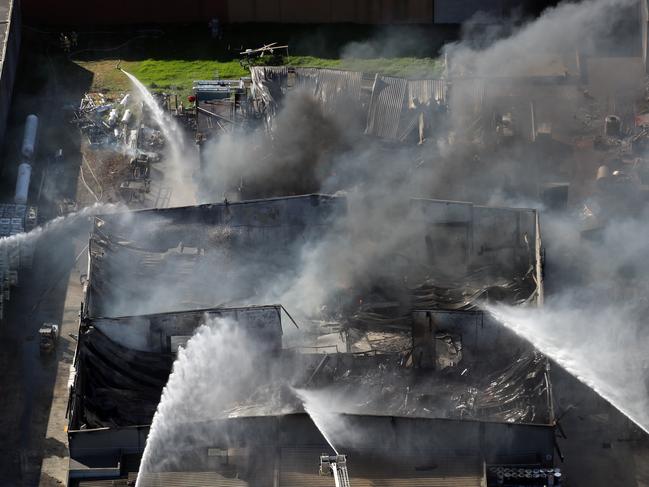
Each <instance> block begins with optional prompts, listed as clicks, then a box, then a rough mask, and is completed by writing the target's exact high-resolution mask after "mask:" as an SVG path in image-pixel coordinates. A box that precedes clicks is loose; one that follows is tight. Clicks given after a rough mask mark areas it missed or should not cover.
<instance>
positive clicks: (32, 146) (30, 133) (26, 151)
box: [22, 115, 38, 161]
mask: <svg viewBox="0 0 649 487" xmlns="http://www.w3.org/2000/svg"><path fill="white" fill-rule="evenodd" d="M37 135H38V117H37V116H36V115H27V120H26V121H25V134H24V136H23V146H22V154H23V156H24V157H26V158H27V159H29V160H30V161H31V160H32V158H33V157H34V152H36V136H37Z"/></svg>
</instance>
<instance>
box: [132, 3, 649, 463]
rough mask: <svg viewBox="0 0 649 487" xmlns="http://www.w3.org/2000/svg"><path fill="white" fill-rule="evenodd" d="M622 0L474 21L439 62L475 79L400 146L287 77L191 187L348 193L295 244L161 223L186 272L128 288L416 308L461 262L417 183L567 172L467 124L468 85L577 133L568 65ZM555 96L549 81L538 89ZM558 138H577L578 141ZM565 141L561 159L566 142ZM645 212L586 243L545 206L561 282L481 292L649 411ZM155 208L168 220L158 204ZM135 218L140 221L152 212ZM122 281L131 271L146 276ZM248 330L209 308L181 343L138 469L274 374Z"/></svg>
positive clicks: (478, 192)
mask: <svg viewBox="0 0 649 487" xmlns="http://www.w3.org/2000/svg"><path fill="white" fill-rule="evenodd" d="M631 5H632V3H631V1H630V0H595V1H587V2H583V3H566V4H562V5H560V6H558V7H556V8H553V9H550V10H548V11H547V12H546V13H545V14H544V15H543V16H541V17H540V18H539V19H538V20H536V21H534V22H531V23H529V24H526V25H524V26H522V27H520V28H519V29H518V30H516V31H515V32H514V33H513V34H512V35H511V36H510V37H507V38H504V39H503V38H501V34H502V33H501V32H499V33H498V35H497V36H494V35H493V33H491V32H487V38H486V39H483V40H482V42H475V39H472V40H471V42H459V43H455V44H453V45H449V46H447V48H446V49H445V52H446V53H447V55H448V58H449V61H450V65H449V66H450V71H449V72H450V75H451V76H452V77H460V76H462V75H468V76H469V78H470V79H469V80H468V81H466V84H464V85H463V81H462V80H458V82H457V84H454V85H453V88H452V92H451V95H450V99H449V113H450V118H451V121H452V123H450V124H448V125H446V124H443V125H441V126H440V128H439V131H438V133H437V134H435V135H434V136H433V137H431V139H430V140H427V141H424V143H422V144H421V145H418V146H415V147H409V148H406V149H401V148H395V147H394V146H393V145H390V144H385V143H382V142H380V141H376V140H374V139H371V138H369V137H365V138H362V139H361V132H362V128H363V125H362V123H359V122H358V116H357V113H355V112H353V110H351V109H350V110H345V109H343V108H340V109H339V110H333V111H328V110H325V109H324V108H323V107H322V105H321V104H320V103H319V102H318V101H317V100H315V99H314V98H313V97H312V96H311V95H309V94H306V93H304V92H300V91H294V92H290V93H289V94H287V96H286V97H285V98H284V100H283V105H282V107H281V109H280V111H279V113H278V115H277V117H276V119H275V120H274V122H273V131H272V132H271V133H268V132H267V131H265V130H262V129H258V130H256V131H254V132H252V133H239V132H232V133H230V134H225V135H223V136H221V137H219V138H218V139H217V140H214V141H212V142H210V143H209V145H207V146H205V147H204V162H205V168H206V169H205V172H204V177H205V180H206V184H205V187H204V194H202V195H201V196H200V199H201V200H202V201H217V200H220V199H221V198H223V197H224V196H227V197H228V199H234V198H236V197H237V194H239V195H241V196H242V197H243V198H244V199H249V198H262V197H271V196H286V195H293V194H304V193H311V192H318V191H323V192H327V193H337V194H343V195H345V196H346V197H347V199H348V211H347V212H346V213H345V214H344V215H340V216H339V218H338V219H337V220H336V221H335V222H333V223H332V224H331V227H330V228H329V229H328V230H327V231H325V230H322V232H321V233H320V234H319V235H317V236H314V235H308V237H300V238H297V239H296V241H295V242H291V244H289V245H287V244H286V241H284V240H282V241H280V242H278V241H273V240H272V239H268V241H266V242H264V244H263V245H256V246H255V247H254V248H253V247H251V248H247V247H243V248H242V247H241V246H240V241H239V240H237V239H238V236H239V234H238V233H237V232H239V230H235V229H232V228H228V227H227V226H223V227H220V228H218V229H216V230H215V231H216V232H217V234H216V235H214V236H215V238H217V237H218V238H217V240H215V241H212V242H210V241H202V242H196V241H192V239H194V238H196V236H197V235H199V236H200V235H205V229H204V227H205V225H204V224H202V222H201V224H196V228H193V229H192V228H190V227H188V226H183V228H178V229H175V230H174V229H173V228H171V226H169V228H166V229H165V231H168V232H169V233H173V232H174V231H177V232H180V231H182V232H183V236H182V237H181V238H177V240H176V241H177V242H178V243H179V244H178V247H173V248H171V252H170V253H173V254H175V256H176V257H177V258H175V259H170V260H168V261H167V262H166V263H163V265H162V274H161V275H163V276H164V275H172V276H177V275H182V276H183V278H182V279H178V280H177V282H173V283H169V282H168V280H165V281H163V282H157V283H155V282H153V280H152V281H147V282H152V283H153V284H152V285H151V286H150V287H147V288H146V293H145V295H141V296H140V295H138V296H137V298H138V299H137V300H139V301H140V302H142V303H145V305H143V306H144V307H143V308H142V309H139V311H144V310H145V309H146V310H147V311H154V310H158V309H160V307H165V306H166V305H167V304H168V303H169V302H171V301H173V300H177V299H178V296H179V295H180V296H185V297H187V298H188V299H193V300H195V301H197V302H199V303H201V304H203V305H218V304H221V305H223V304H228V303H231V302H237V303H244V304H263V303H271V302H280V303H282V304H284V305H285V306H286V307H287V308H288V309H289V310H290V311H297V312H298V313H299V315H300V317H301V318H305V317H314V318H323V317H324V318H329V317H331V316H332V315H333V316H334V317H340V316H341V315H343V314H345V313H347V312H349V310H352V311H357V310H358V309H359V308H360V306H359V303H361V302H368V301H372V300H374V301H378V302H383V303H384V302H388V303H389V304H390V306H393V307H394V308H396V310H397V311H396V312H395V316H397V317H399V316H403V315H404V314H405V313H408V312H409V310H410V309H411V308H412V302H411V301H409V296H408V292H407V291H408V289H410V288H411V287H413V286H416V285H417V284H419V283H421V282H422V281H423V280H425V279H426V278H428V277H430V276H431V275H432V276H436V277H439V276H444V277H445V278H448V280H449V281H450V280H453V279H460V278H462V277H464V276H463V275H462V273H463V271H464V270H466V268H465V267H462V266H459V265H458V264H457V263H458V262H460V261H461V257H462V249H461V245H458V242H459V241H460V240H459V239H457V238H454V237H452V236H449V237H446V235H445V233H448V234H449V235H451V231H452V230H451V229H450V228H449V227H445V228H442V229H432V230H430V231H429V230H428V229H426V231H422V228H421V226H418V225H414V224H413V222H412V221H410V220H409V219H408V218H407V216H408V212H409V199H410V198H412V197H423V198H443V199H452V200H471V201H474V202H476V203H486V202H489V203H492V204H503V203H504V204H509V205H514V206H517V205H521V204H522V205H524V206H533V207H537V208H541V204H540V203H539V201H538V190H539V187H540V185H541V183H542V182H546V181H547V180H546V179H544V178H551V177H559V176H563V175H562V174H561V173H560V172H558V171H553V170H552V169H551V168H548V167H546V166H540V167H541V169H540V170H530V168H532V167H538V164H539V161H542V162H543V163H545V161H546V160H548V159H550V158H549V157H545V156H544V154H542V153H541V152H540V151H539V149H538V147H536V146H532V145H531V144H530V142H529V137H527V134H529V133H531V129H530V130H528V129H529V127H526V126H525V123H523V122H520V125H519V130H520V133H521V134H524V136H521V137H520V139H517V140H516V141H513V142H512V143H511V144H510V145H508V146H504V145H503V146H500V145H496V144H491V145H490V143H489V141H488V140H487V142H485V139H487V137H485V136H484V134H481V135H480V136H477V135H475V134H474V133H472V128H473V127H474V126H475V125H478V124H475V123H474V122H475V121H476V120H478V121H480V118H481V117H484V116H485V114H488V115H489V116H491V112H489V110H487V109H484V110H483V112H481V113H478V111H477V110H476V109H475V107H476V98H477V97H476V96H475V93H476V92H477V91H479V90H477V89H476V86H475V85H473V84H470V82H471V83H472V82H474V81H475V80H476V79H477V80H480V79H484V78H491V79H492V82H491V83H486V85H487V88H485V89H484V90H483V91H482V92H481V93H482V94H484V98H485V100H486V101H485V105H484V106H485V107H488V108H498V110H499V111H500V112H506V111H510V110H511V111H512V112H514V114H515V116H521V118H519V120H522V109H518V110H517V109H514V108H512V106H513V105H514V104H516V103H518V102H520V100H523V101H524V103H523V104H522V105H523V106H524V107H525V110H526V112H525V113H527V110H529V105H530V100H532V101H534V102H536V105H537V108H538V112H537V115H538V116H539V117H540V119H541V120H551V121H552V122H553V123H554V124H555V127H557V128H566V130H567V131H568V133H569V134H570V135H571V136H572V135H574V133H575V132H576V131H577V128H575V127H574V126H575V125H578V122H577V121H575V113H576V112H577V110H578V109H579V107H580V106H581V105H582V104H583V102H584V100H583V98H584V96H583V94H582V88H581V86H579V85H578V84H576V83H575V84H566V83H565V82H566V81H567V80H570V79H571V78H575V77H579V76H580V75H581V73H579V72H578V70H577V67H576V66H575V64H576V61H574V60H575V58H576V52H577V51H578V52H579V53H581V54H583V55H591V56H592V55H594V54H595V53H596V52H597V51H598V49H600V48H601V47H602V46H605V45H606V44H607V43H611V42H612V41H614V40H615V36H614V34H616V33H617V32H616V31H615V30H613V29H614V27H615V26H616V25H617V21H619V19H620V18H621V17H622V16H624V15H626V13H627V12H628V10H626V9H627V8H629V7H630V6H631ZM472 35H475V33H472ZM476 46H479V47H477V48H476ZM362 49H364V48H363V47H362V46H350V47H349V51H348V52H347V55H354V56H361V55H365V54H367V55H372V56H374V55H388V54H389V52H390V51H389V50H388V49H387V47H381V48H380V51H373V52H371V53H365V54H364V53H363V52H361V51H362ZM568 60H572V61H568ZM615 76H617V74H616V73H609V74H607V75H606V77H607V78H609V77H610V78H611V79H606V80H596V81H606V82H608V81H612V82H613V85H615V84H616V83H615V82H616V80H615V79H613V78H614V77H615ZM524 77H532V78H543V79H544V80H547V79H551V80H552V81H551V82H548V83H549V85H550V86H549V88H548V89H546V90H544V89H541V88H539V85H537V84H534V83H522V81H521V79H522V78H524ZM505 78H507V79H505ZM519 82H521V83H522V86H520V85H519ZM553 90H554V91H553ZM514 92H515V93H514ZM627 95H628V96H629V97H632V93H627ZM548 96H557V99H556V100H551V102H550V103H549V102H548ZM564 96H565V99H564V98H563V97H564ZM564 101H565V103H564ZM518 104H519V105H521V104H520V103H518ZM481 121H482V122H483V123H482V124H481V125H482V126H483V127H489V123H488V122H485V120H481ZM478 139H479V140H478ZM476 140H477V141H476ZM566 153H570V154H571V149H570V150H568V149H566ZM562 158H563V160H564V161H565V160H568V159H567V158H568V156H566V155H565V154H562ZM545 173H548V174H550V175H548V174H545ZM579 177H584V175H583V173H580V174H579ZM584 179H587V178H584ZM644 220H646V217H645V216H644V215H643V216H642V217H641V218H633V217H626V216H625V217H623V218H619V219H617V220H615V219H613V220H612V221H610V222H608V226H607V228H606V230H605V231H604V232H603V236H602V239H601V240H600V241H599V242H594V243H584V241H583V240H582V239H581V238H580V236H579V225H580V221H579V220H578V219H577V218H565V219H564V218H558V217H555V216H548V217H547V218H546V219H545V220H544V221H543V225H544V226H543V228H544V231H545V233H544V236H545V242H546V243H547V245H548V255H549V256H550V257H549V259H550V260H551V261H552V262H551V263H552V264H553V265H552V266H549V267H548V269H552V272H554V273H556V274H555V275H552V274H550V273H548V275H547V277H548V280H549V281H553V282H556V281H558V280H561V279H563V278H564V277H565V282H563V283H562V284H560V285H557V286H556V288H555V289H556V290H555V291H554V292H555V294H556V295H555V296H549V297H548V299H547V301H546V304H545V308H544V309H542V310H536V309H531V308H520V307H517V308H509V307H504V306H495V305H491V306H489V305H488V309H489V310H490V311H491V312H492V313H493V314H494V315H495V316H496V317H498V318H499V319H502V320H503V321H504V322H505V324H506V325H507V326H508V327H510V328H511V329H513V330H514V331H516V332H517V333H519V334H521V335H522V336H524V337H525V338H527V339H528V340H529V341H530V342H532V343H533V344H534V345H535V346H536V347H538V348H539V349H540V350H541V351H542V352H544V353H546V354H548V355H549V356H550V357H551V358H553V359H554V360H556V361H557V362H558V363H559V364H561V365H562V366H563V367H565V368H566V369H567V370H568V371H569V372H571V373H572V374H574V375H575V376H577V377H578V378H580V379H581V380H582V381H584V382H585V383H587V384H588V385H589V386H591V387H592V388H593V389H595V390H596V391H597V392H598V393H599V394H601V395H602V396H603V397H605V398H606V399H607V400H609V401H610V402H611V403H612V404H614V405H615V406H616V407H618V408H619V409H620V410H622V411H623V412H625V414H627V415H628V416H629V417H630V418H632V419H633V420H634V421H635V422H637V423H638V424H639V425H640V426H641V427H642V428H644V429H647V428H648V427H649V418H647V413H646V411H647V381H646V378H647V370H646V368H647V364H646V360H645V359H644V358H643V354H642V350H644V349H645V348H646V341H647V336H646V334H645V333H644V331H643V328H644V326H643V316H645V315H646V313H644V311H645V308H646V298H644V297H643V293H644V291H645V290H646V283H645V282H644V281H645V278H646V277H645V276H646V275H647V274H646V271H647V269H645V268H644V265H639V263H641V262H643V255H644V254H645V253H646V244H645V242H646V241H647V238H646V237H647V236H649V234H648V233H647V232H646V225H645V224H644V223H643V221H644ZM167 223H170V222H167ZM155 225H157V226H165V222H161V221H156V222H155ZM428 231H429V233H430V234H426V232H428ZM141 232H142V235H146V233H147V230H146V228H143V229H141ZM425 237H429V238H430V240H434V239H435V238H436V237H441V239H440V242H439V243H438V245H437V246H435V245H431V246H430V247H431V248H427V249H426V250H427V251H428V253H424V252H420V248H421V247H425V243H428V240H426V241H425V242H424V239H425ZM174 238H176V237H174ZM132 240H137V238H133V239H132ZM170 240H171V239H170ZM215 242H216V243H217V244H218V245H213V244H214V243H215ZM257 243H258V242H257ZM210 245H211V246H212V247H217V249H218V250H217V251H215V253H214V254H213V255H211V256H210V257H209V258H208V259H206V260H203V261H201V262H202V263H203V264H204V265H203V266H202V268H199V269H196V268H194V272H195V273H194V274H192V275H191V276H190V277H186V276H187V273H182V272H179V269H181V267H182V265H183V264H182V262H186V261H187V260H188V259H186V256H182V255H180V254H184V253H185V252H184V249H186V248H193V249H198V250H197V253H199V254H200V251H201V250H200V249H205V248H208V247H210ZM431 254H433V255H432V256H431ZM277 256H281V258H275V257H277ZM270 257H272V258H270ZM555 265H556V267H555ZM560 269H563V270H564V272H565V274H563V273H561V272H560V271H559V270H560ZM573 271H574V274H572V275H571V273H572V272H573ZM496 277H500V276H496ZM492 279H493V280H496V278H495V277H494V276H492ZM129 286H130V284H129V283H127V284H126V285H125V286H123V288H122V290H123V291H124V295H123V296H122V298H124V299H132V300H133V294H132V293H131V291H129ZM133 286H134V287H138V286H139V287H142V286H141V282H138V283H133ZM612 290H613V291H612ZM629 296H630V297H629ZM308 331H312V330H310V329H309V330H308ZM241 333H242V332H241V331H238V330H237V328H236V327H234V326H233V325H232V324H231V323H228V322H225V323H224V322H215V323H209V324H206V325H205V326H203V327H201V328H200V329H199V331H198V332H197V334H196V336H195V337H194V338H192V339H191V340H190V341H189V342H188V344H187V347H186V349H184V350H182V351H181V352H180V353H179V355H178V360H177V362H176V364H175V365H174V370H173V373H172V374H171V376H170V378H169V383H168V385H167V387H166V388H165V390H164V393H163V397H162V400H161V403H160V406H159V408H158V412H157V413H156V416H155V419H154V422H153V425H152V428H151V433H150V437H149V442H148V444H147V451H146V453H145V456H144V459H143V467H142V470H143V472H144V473H146V472H150V471H157V470H173V469H174V468H177V466H178V465H180V462H181V460H182V461H184V462H185V461H187V458H186V457H183V455H182V453H180V454H179V452H183V451H184V450H185V449H184V446H183V441H186V440H187V439H188V438H189V439H191V440H190V441H199V440H196V439H195V438H194V437H193V435H194V434H197V431H196V430H200V428H191V431H190V432H188V431H187V430H184V431H183V428H184V427H185V425H188V424H196V423H197V422H201V421H207V422H212V421H216V420H218V419H222V412H223V411H227V410H228V408H230V407H232V405H233V404H234V403H236V402H237V401H238V400H241V399H242V398H245V397H249V396H250V395H253V394H254V391H255V388H256V387H259V386H260V384H262V383H263V382H264V381H268V377H267V376H266V375H264V374H259V370H260V368H259V367H257V365H256V362H255V361H254V358H253V356H254V355H255V354H254V353H251V349H250V347H249V346H248V345H246V343H247V342H246V337H245V336H244V335H241ZM221 371H223V372H222V373H221ZM232 371H235V372H232ZM620 384H623V387H621V386H620ZM303 399H304V401H305V405H306V408H307V410H308V412H309V413H310V414H312V416H313V418H314V421H315V422H316V424H318V426H319V427H321V428H323V429H324V431H323V433H324V434H325V436H329V437H332V436H335V437H336V438H339V437H340V435H343V433H342V432H340V431H329V429H328V426H327V425H328V424H331V423H332V422H333V423H335V421H331V420H327V418H326V415H325V416H323V414H324V413H323V412H322V411H323V410H324V409H325V408H324V407H322V405H319V404H318V403H316V404H314V403H313V398H311V397H308V395H307V397H305V398H303ZM329 399H331V398H329ZM279 409H281V406H279ZM279 409H276V410H275V411H277V410H279ZM332 409H335V408H329V410H332ZM323 418H324V419H323ZM339 424H342V423H339ZM190 433H191V434H190ZM198 434H199V432H198ZM178 438H181V439H182V441H179V440H178ZM199 438H200V436H199ZM210 441H211V440H210V438H204V439H201V440H200V441H199V443H204V444H205V445H206V446H207V445H208V444H210ZM215 446H218V445H215ZM332 446H334V447H335V446H337V445H332ZM189 450H190V448H188V451H189Z"/></svg>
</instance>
